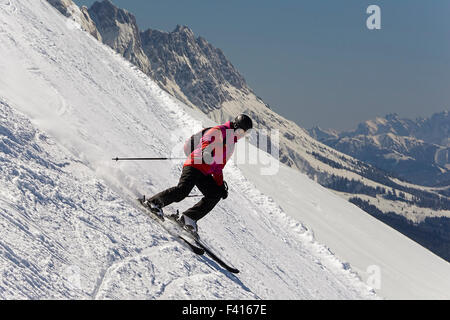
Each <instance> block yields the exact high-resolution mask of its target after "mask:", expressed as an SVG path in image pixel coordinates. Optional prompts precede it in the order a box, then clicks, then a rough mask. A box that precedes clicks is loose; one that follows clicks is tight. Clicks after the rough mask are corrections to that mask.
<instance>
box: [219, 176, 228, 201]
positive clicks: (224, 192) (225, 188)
mask: <svg viewBox="0 0 450 320" xmlns="http://www.w3.org/2000/svg"><path fill="white" fill-rule="evenodd" d="M220 187H221V188H222V193H221V197H222V199H223V200H225V199H226V198H227V197H228V184H227V182H226V181H225V180H224V181H223V184H222V185H221V186H220Z"/></svg>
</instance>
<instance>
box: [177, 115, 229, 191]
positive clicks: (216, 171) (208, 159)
mask: <svg viewBox="0 0 450 320" xmlns="http://www.w3.org/2000/svg"><path fill="white" fill-rule="evenodd" d="M236 142H237V137H236V136H235V135H234V130H233V129H232V128H231V121H228V122H225V123H224V124H222V125H219V126H215V127H213V128H211V129H209V130H208V131H206V132H205V134H204V135H203V137H202V139H201V140H200V142H199V144H198V145H197V146H196V147H195V149H194V151H192V153H191V154H190V155H189V156H188V157H187V159H186V161H185V162H184V165H183V167H186V166H192V167H194V168H196V169H198V170H200V171H201V172H202V173H203V174H205V175H209V174H212V176H213V178H214V180H215V181H216V183H217V185H219V186H221V185H222V184H223V173H222V170H223V168H224V167H225V164H226V163H227V161H228V159H230V157H231V155H232V154H233V151H234V146H235V144H236Z"/></svg>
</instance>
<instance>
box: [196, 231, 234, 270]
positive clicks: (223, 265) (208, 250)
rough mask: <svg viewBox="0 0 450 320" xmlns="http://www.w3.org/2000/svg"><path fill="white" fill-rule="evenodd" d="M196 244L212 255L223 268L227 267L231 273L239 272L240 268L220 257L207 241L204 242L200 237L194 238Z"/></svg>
mask: <svg viewBox="0 0 450 320" xmlns="http://www.w3.org/2000/svg"><path fill="white" fill-rule="evenodd" d="M194 240H195V244H196V245H198V246H199V247H201V248H202V249H203V250H204V251H205V253H206V254H207V255H208V256H210V257H211V258H212V259H213V260H214V261H216V262H217V263H218V264H219V265H220V266H221V267H222V268H225V269H226V270H228V271H229V272H231V273H239V270H238V269H236V268H234V267H233V266H231V265H229V264H228V263H226V262H225V261H223V260H222V259H221V258H219V257H218V256H217V255H216V254H215V253H214V252H213V251H212V250H211V249H210V248H209V247H208V246H207V245H206V244H205V243H203V242H202V241H201V240H200V239H194Z"/></svg>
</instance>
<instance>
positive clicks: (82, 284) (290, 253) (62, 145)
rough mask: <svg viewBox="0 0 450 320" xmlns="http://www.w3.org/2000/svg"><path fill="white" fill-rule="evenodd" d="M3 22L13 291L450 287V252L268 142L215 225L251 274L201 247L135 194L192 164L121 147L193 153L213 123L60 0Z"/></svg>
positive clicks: (219, 240)
mask: <svg viewBox="0 0 450 320" xmlns="http://www.w3.org/2000/svg"><path fill="white" fill-rule="evenodd" d="M0 20H1V21H2V24H1V25H0V53H1V56H2V59H1V61H0V72H1V74H2V77H0V109H1V112H0V115H1V117H0V121H1V122H0V138H1V140H0V164H1V165H0V170H1V171H2V174H1V175H0V184H1V189H0V190H1V191H0V212H1V214H0V230H1V231H0V232H1V234H2V239H1V240H0V257H1V259H0V270H1V276H0V297H2V298H88V299H89V298H100V299H102V298H142V299H143V298H147V299H158V298H159V299H163V298H169V299H176V298H189V299H202V298H214V299H230V298H234V299H243V298H249V299H255V298H287V299H311V298H312V299H323V298H336V299H355V298H356V299H366V298H376V296H375V295H374V294H373V290H371V289H370V288H369V286H368V285H370V286H372V287H375V289H376V291H377V293H378V294H379V296H381V297H386V298H441V299H448V298H449V292H450V290H449V288H450V272H449V271H450V267H449V264H448V263H447V262H445V261H444V260H442V259H441V258H439V257H437V256H436V255H434V254H432V253H431V252H429V251H428V250H426V249H424V248H423V247H421V246H420V245H418V244H417V243H415V242H413V241H411V240H409V239H408V238H406V237H404V236H402V235H401V234H399V233H398V232H396V231H395V230H393V229H391V228H389V227H387V226H386V225H384V224H383V223H381V222H379V221H377V220H376V219H373V218H372V217H370V216H369V215H367V214H366V213H365V212H363V211H361V210H360V209H358V208H357V207H355V206H354V205H352V204H350V203H348V202H347V201H345V200H343V199H342V198H340V197H338V196H336V195H335V194H333V193H331V192H330V191H329V190H327V189H325V188H323V187H321V186H320V185H318V184H317V183H315V182H314V181H312V180H311V179H309V178H308V177H307V176H306V175H304V174H302V173H300V172H298V171H296V170H293V169H291V168H288V167H286V166H284V165H282V164H279V163H278V162H277V161H276V159H274V158H272V157H271V156H269V155H267V154H266V153H264V152H262V151H260V150H258V149H256V148H255V147H253V146H252V145H248V146H246V148H247V149H246V150H248V152H249V153H250V154H253V155H255V154H258V156H259V157H260V158H261V159H262V160H261V161H260V162H259V163H260V164H259V165H255V164H251V163H246V164H239V163H238V162H237V161H232V162H231V163H229V164H228V165H227V168H226V171H225V177H226V180H227V181H228V183H229V186H230V195H229V197H228V199H227V200H225V201H222V202H221V203H220V204H219V205H218V206H217V208H216V209H214V211H213V212H212V213H211V214H210V215H208V216H207V217H206V218H205V219H204V220H201V221H200V223H199V227H200V229H201V234H202V237H203V238H205V239H206V240H207V241H208V242H209V243H210V244H211V245H212V246H213V247H215V248H217V249H218V250H219V251H220V252H221V253H222V254H223V255H224V256H225V257H226V258H228V259H229V260H231V261H233V263H234V264H235V265H236V266H237V267H238V268H239V269H240V270H241V273H240V274H239V275H238V276H234V275H231V274H229V273H228V272H226V271H224V270H223V269H222V268H220V266H218V265H217V264H216V263H214V262H213V261H212V260H210V259H208V258H207V257H198V256H195V255H193V254H192V252H190V251H189V250H187V249H186V248H185V247H183V246H181V245H180V244H179V243H178V242H176V241H174V239H173V238H172V237H171V236H169V235H168V234H167V233H166V232H165V231H164V230H162V229H161V228H160V227H159V225H158V224H156V223H154V222H153V221H152V220H151V219H149V218H148V217H147V216H146V215H145V214H143V212H142V210H141V209H140V208H139V207H138V206H137V205H136V201H135V198H136V196H137V195H140V194H142V193H146V194H153V193H155V192H158V191H160V190H162V189H164V188H166V187H168V186H171V185H173V184H175V183H176V181H177V179H178V176H179V173H180V170H181V163H180V162H177V161H174V162H152V163H150V162H124V163H120V162H119V163H115V162H113V161H111V157H114V156H166V155H180V154H181V153H182V143H183V142H184V139H185V138H186V137H187V136H189V135H190V134H191V133H193V132H195V131H196V129H199V128H200V127H201V126H202V125H211V124H212V122H211V120H209V119H207V118H206V117H205V116H204V115H203V114H201V113H199V112H197V111H195V110H193V109H191V108H189V107H188V106H187V105H185V104H184V103H182V102H180V101H179V100H176V99H175V98H173V97H172V96H171V95H169V94H167V92H165V91H164V90H162V89H161V88H160V87H159V86H158V85H157V84H156V82H154V81H153V80H152V79H150V78H149V77H148V76H147V75H145V74H144V73H142V72H141V71H140V70H138V68H137V67H135V66H134V65H133V64H130V63H129V62H128V61H126V60H125V59H124V58H123V57H122V55H119V54H117V53H116V52H115V51H113V50H112V49H110V48H108V47H107V46H104V45H102V44H101V43H100V42H98V41H97V40H96V39H95V38H93V37H90V36H89V35H88V34H87V33H86V32H83V31H82V30H81V28H82V27H81V25H80V24H79V23H77V22H76V21H73V20H72V19H71V18H70V19H68V18H66V17H64V16H62V15H60V14H59V13H58V12H57V11H56V10H55V9H54V8H53V7H51V6H50V5H49V4H48V3H47V2H46V1H44V0H36V1H32V2H30V1H26V0H15V1H9V0H0ZM268 110H269V109H268ZM241 145H242V144H241ZM241 148H242V147H241ZM244 149H245V148H244ZM240 152H242V151H241V150H239V149H238V150H237V152H236V154H239V153H240ZM235 160H236V159H235ZM277 165H279V166H280V167H279V171H278V173H277V174H275V175H272V176H264V175H262V174H261V170H262V169H264V168H265V167H267V166H277ZM192 201H194V200H192ZM192 201H187V202H186V203H183V204H180V206H179V208H180V209H183V208H184V207H186V206H188V205H191V204H192ZM169 210H170V208H169ZM318 240H319V241H320V242H318Z"/></svg>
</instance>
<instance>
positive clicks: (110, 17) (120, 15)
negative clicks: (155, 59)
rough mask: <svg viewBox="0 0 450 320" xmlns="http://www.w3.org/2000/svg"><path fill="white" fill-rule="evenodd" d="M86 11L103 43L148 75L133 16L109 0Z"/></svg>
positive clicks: (147, 66)
mask: <svg viewBox="0 0 450 320" xmlns="http://www.w3.org/2000/svg"><path fill="white" fill-rule="evenodd" d="M88 11H89V15H90V17H91V18H92V20H93V21H94V23H95V25H96V27H97V30H98V32H99V33H100V34H101V36H102V41H103V43H105V44H107V45H108V46H110V47H111V48H113V49H114V50H115V51H117V52H118V53H120V54H122V55H123V56H124V57H125V58H126V59H127V60H129V61H130V62H131V63H133V64H134V65H136V66H137V67H139V69H141V70H142V71H143V72H145V73H147V74H149V73H150V62H149V60H148V57H147V56H146V55H145V53H144V52H143V50H142V43H141V37H140V34H139V28H138V26H137V23H136V18H135V17H134V15H132V14H131V13H129V12H128V11H126V10H124V9H119V8H117V7H116V6H114V5H113V4H112V3H111V1H109V0H104V1H102V2H95V3H94V4H93V5H92V6H91V7H90V8H89V10H88Z"/></svg>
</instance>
